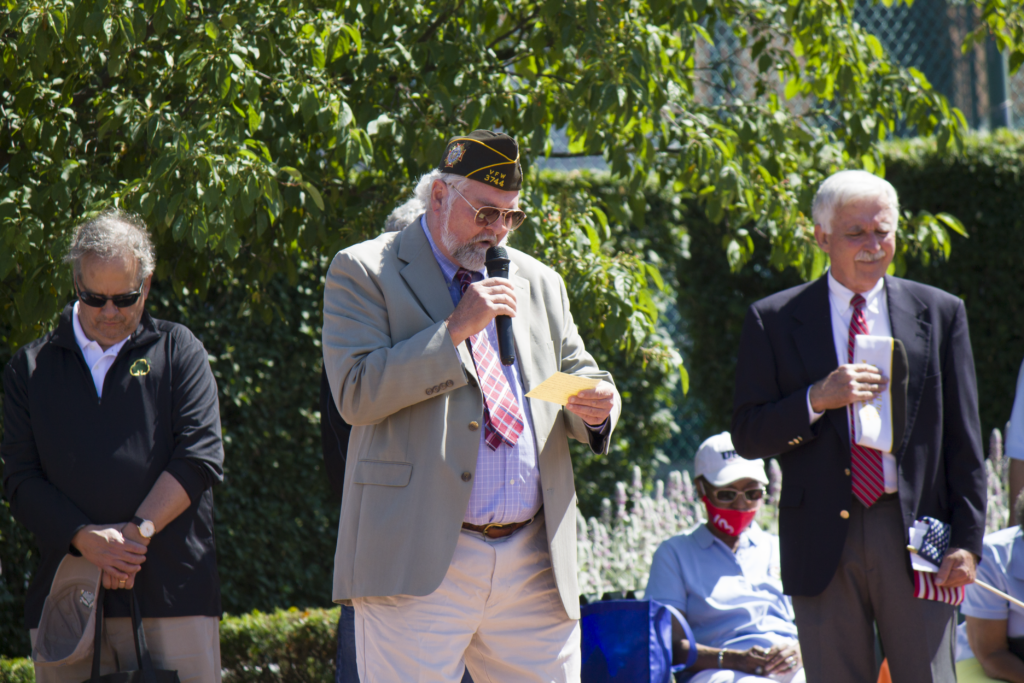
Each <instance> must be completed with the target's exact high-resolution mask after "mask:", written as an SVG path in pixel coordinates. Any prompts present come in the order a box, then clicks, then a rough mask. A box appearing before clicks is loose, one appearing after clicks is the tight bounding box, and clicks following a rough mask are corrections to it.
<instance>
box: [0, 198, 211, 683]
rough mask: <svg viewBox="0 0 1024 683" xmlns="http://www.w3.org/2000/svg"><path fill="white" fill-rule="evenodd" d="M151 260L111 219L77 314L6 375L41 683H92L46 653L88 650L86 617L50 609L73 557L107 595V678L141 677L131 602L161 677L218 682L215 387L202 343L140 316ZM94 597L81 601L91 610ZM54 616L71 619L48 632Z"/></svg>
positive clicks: (69, 313) (102, 229) (97, 230)
mask: <svg viewBox="0 0 1024 683" xmlns="http://www.w3.org/2000/svg"><path fill="white" fill-rule="evenodd" d="M155 258H156V257H155V252H154V249H153V245H152V243H151V241H150V238H149V234H148V232H147V231H146V227H145V225H144V224H143V223H142V222H141V221H140V220H139V219H137V218H136V217H134V216H131V215H129V214H125V213H122V212H120V211H108V212H105V213H103V214H100V215H99V216H97V217H96V218H93V219H91V220H89V221H87V222H85V223H83V224H82V225H80V226H79V227H78V228H77V229H76V231H75V235H74V237H73V239H72V241H71V247H70V249H69V250H68V254H67V256H66V258H65V262H68V263H70V264H71V265H72V279H73V282H74V291H75V298H76V300H75V302H74V303H73V304H72V303H69V304H68V305H67V306H65V308H64V311H63V312H62V313H61V316H60V319H59V321H58V322H57V327H56V329H54V330H53V331H51V332H49V333H47V334H45V335H43V336H42V337H40V338H39V339H37V340H35V341H33V342H31V343H29V344H27V345H25V346H24V347H22V348H21V349H20V350H19V351H18V352H17V353H16V354H15V355H14V358H13V359H12V360H11V362H10V363H8V365H7V368H6V369H5V372H4V402H3V404H4V405H3V408H4V435H3V444H2V445H0V456H2V457H3V462H4V492H5V493H6V495H7V499H8V500H9V501H10V504H11V513H12V514H13V515H14V518H15V519H17V520H18V521H19V522H21V523H22V524H24V525H25V526H26V527H28V529H29V531H31V532H32V534H33V535H34V536H35V538H36V542H37V543H38V545H39V551H40V555H39V558H40V561H39V568H38V569H37V571H36V574H35V576H34V577H33V581H32V584H31V585H30V587H29V590H28V595H27V597H26V600H25V622H26V626H27V627H28V629H29V632H30V636H31V641H32V644H33V658H34V659H35V662H36V666H35V673H36V681H39V683H81V681H83V680H86V679H88V677H89V675H90V673H91V671H92V666H91V665H92V658H91V657H86V656H85V649H82V650H81V651H79V650H76V652H81V654H82V658H77V657H76V658H69V659H67V661H64V659H63V658H61V659H57V660H54V659H48V658H47V657H45V656H43V655H42V654H41V653H42V651H43V650H47V648H45V647H44V648H38V647H36V646H37V644H38V642H40V641H41V642H43V643H54V642H58V641H61V640H64V641H67V640H68V638H69V637H70V638H71V640H72V641H73V640H75V639H77V640H80V641H81V640H87V641H88V643H90V644H91V643H92V638H93V634H92V633H83V632H81V627H82V624H80V623H78V620H77V619H76V618H74V617H75V616H76V615H75V614H74V613H73V610H72V611H71V612H69V611H68V608H69V607H70V608H74V607H75V605H70V606H69V605H64V604H60V603H56V604H55V601H54V600H51V599H47V596H48V594H49V593H50V591H51V586H52V585H54V584H58V583H59V582H58V581H55V580H54V577H55V575H57V574H58V573H59V572H58V568H59V567H65V564H64V560H65V559H66V557H67V556H69V555H70V556H74V557H81V558H84V559H85V560H87V561H88V563H89V564H85V563H82V562H81V561H80V560H78V561H76V560H74V559H73V558H67V559H69V560H70V561H69V562H68V563H67V565H79V566H83V567H85V568H86V569H87V570H88V571H90V572H92V573H93V574H94V575H95V577H96V582H97V583H99V582H100V581H102V586H103V588H104V589H105V590H106V597H105V600H104V601H103V614H104V616H105V620H104V625H105V634H104V638H103V640H102V647H101V653H100V657H101V667H100V673H101V674H103V675H105V674H107V673H112V672H117V671H133V670H137V669H138V668H139V663H138V662H137V661H136V649H135V641H134V637H133V633H134V630H133V629H132V625H131V619H130V616H129V615H130V606H131V601H132V594H133V592H134V594H135V596H136V597H137V598H138V604H139V605H140V607H141V612H142V617H143V620H142V623H143V626H144V628H145V632H146V638H147V640H148V643H149V650H150V653H151V655H152V657H153V662H154V664H155V666H156V668H158V669H167V670H172V671H177V672H178V677H179V678H180V680H181V681H182V683H189V682H192V683H208V682H209V681H219V680H220V678H221V673H220V638H219V619H220V614H221V605H220V584H219V581H218V578H217V557H216V552H215V550H214V539H213V492H212V490H211V487H212V486H213V485H214V484H217V483H219V482H220V481H221V480H222V479H223V476H224V473H223V463H224V449H223V445H222V443H221V431H220V412H219V409H218V401H217V383H216V380H215V379H214V377H213V372H212V371H211V370H210V363H209V359H208V357H207V355H206V350H205V349H204V348H203V345H202V343H201V342H200V341H199V340H198V339H196V338H195V336H193V334H192V333H191V332H190V331H189V330H188V329H187V328H185V327H183V326H181V325H178V324H175V323H170V322H165V321H163V320H156V319H154V318H152V317H150V315H149V314H148V313H146V311H145V306H146V297H147V296H148V295H149V286H150V281H151V279H152V276H153V269H154V266H155ZM63 571H67V570H66V569H63V570H62V572H63ZM94 598H95V593H93V592H92V591H89V592H88V593H87V594H86V593H83V594H82V596H81V598H80V599H81V601H82V603H83V604H84V605H85V606H86V607H87V608H89V607H93V606H94V605H93V604H92V603H93V600H94ZM72 602H75V603H77V602H78V601H77V600H74V601H72ZM96 602H99V601H98V600H96ZM49 612H53V613H54V614H59V615H61V617H62V618H56V617H55V618H54V619H50V620H47V621H46V623H47V624H48V625H49V627H50V629H52V632H51V631H50V629H44V630H43V631H42V632H40V631H39V629H41V628H43V624H42V623H41V621H40V617H41V615H43V614H44V613H49ZM37 627H38V628H37ZM76 628H77V630H76ZM71 644H72V649H73V646H74V642H72V643H71ZM88 649H89V650H91V648H88Z"/></svg>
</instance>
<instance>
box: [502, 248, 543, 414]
mask: <svg viewBox="0 0 1024 683" xmlns="http://www.w3.org/2000/svg"><path fill="white" fill-rule="evenodd" d="M518 270H519V267H518V266H516V264H515V263H511V264H509V273H508V279H509V280H510V281H511V282H512V285H513V286H514V287H515V288H516V317H514V318H512V334H513V335H514V336H515V342H516V360H518V361H519V371H520V372H522V373H523V387H524V388H525V389H526V391H529V390H530V389H531V388H532V387H533V386H535V385H536V384H539V383H540V382H543V381H544V379H546V378H540V379H538V378H537V377H536V374H537V373H536V370H535V369H534V367H533V350H532V347H533V343H532V341H531V337H530V321H531V320H532V319H533V317H532V316H531V315H530V281H529V280H527V279H526V278H524V277H521V276H520V275H519V274H518V273H517V271H518ZM523 393H524V394H525V393H526V392H525V391H524V392H523Z"/></svg>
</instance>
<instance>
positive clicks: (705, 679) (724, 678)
mask: <svg viewBox="0 0 1024 683" xmlns="http://www.w3.org/2000/svg"><path fill="white" fill-rule="evenodd" d="M805 680H806V679H805V676H804V669H803V667H800V668H799V669H797V670H796V671H790V672H789V673H787V674H784V675H782V676H778V675H772V676H767V677H766V676H755V675H753V674H748V673H743V672H742V671H733V670H731V669H705V670H704V671H700V672H698V673H697V674H696V675H695V676H694V677H693V678H691V679H690V681H689V683H805Z"/></svg>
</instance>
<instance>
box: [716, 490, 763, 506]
mask: <svg viewBox="0 0 1024 683" xmlns="http://www.w3.org/2000/svg"><path fill="white" fill-rule="evenodd" d="M740 494H742V495H743V496H745V497H746V499H747V500H749V501H750V502H754V501H755V500H761V499H762V498H764V489H747V490H746V491H737V490H736V489H715V490H714V491H713V492H712V494H711V497H712V498H714V499H715V500H717V501H718V502H719V503H731V502H733V501H734V500H736V496H738V495H740Z"/></svg>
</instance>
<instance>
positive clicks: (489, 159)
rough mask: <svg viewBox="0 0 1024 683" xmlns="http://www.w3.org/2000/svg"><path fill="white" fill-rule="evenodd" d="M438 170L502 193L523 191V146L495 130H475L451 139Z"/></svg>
mask: <svg viewBox="0 0 1024 683" xmlns="http://www.w3.org/2000/svg"><path fill="white" fill-rule="evenodd" d="M437 169H438V170H439V171H441V172H443V173H454V174H456V175H461V176H465V177H467V178H469V179H470V180H478V181H480V182H481V183H486V184H487V185H491V186H493V187H496V188H498V189H499V190H519V189H520V188H522V186H523V169H522V167H521V166H520V165H519V145H517V144H516V141H515V139H514V138H512V137H511V136H508V135H505V134H504V133H495V132H494V131H491V130H474V131H473V132H472V133H470V134H469V135H458V136H456V137H453V138H451V139H450V140H448V144H447V145H445V148H444V156H443V157H442V158H441V163H439V164H438V165H437Z"/></svg>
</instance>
